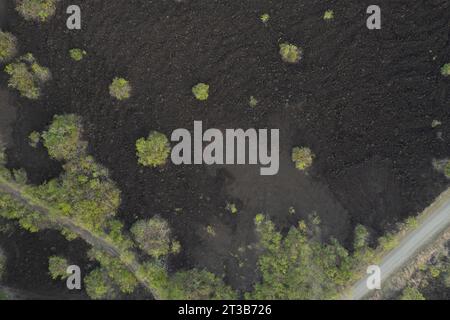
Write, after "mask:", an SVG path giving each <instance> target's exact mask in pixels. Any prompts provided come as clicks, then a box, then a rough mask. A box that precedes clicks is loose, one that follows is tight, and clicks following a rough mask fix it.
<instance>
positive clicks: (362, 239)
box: [353, 224, 369, 250]
mask: <svg viewBox="0 0 450 320" xmlns="http://www.w3.org/2000/svg"><path fill="white" fill-rule="evenodd" d="M368 238H369V232H368V231H367V229H366V227H364V226H363V225H361V224H358V225H357V226H356V228H355V240H354V242H353V243H354V244H353V248H354V249H355V250H360V249H363V248H365V247H366V246H367V241H368Z"/></svg>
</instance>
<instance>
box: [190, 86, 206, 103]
mask: <svg viewBox="0 0 450 320" xmlns="http://www.w3.org/2000/svg"><path fill="white" fill-rule="evenodd" d="M192 93H193V94H194V96H195V98H197V100H200V101H205V100H208V97H209V85H207V84H206V83H199V84H197V85H195V86H194V87H193V88H192Z"/></svg>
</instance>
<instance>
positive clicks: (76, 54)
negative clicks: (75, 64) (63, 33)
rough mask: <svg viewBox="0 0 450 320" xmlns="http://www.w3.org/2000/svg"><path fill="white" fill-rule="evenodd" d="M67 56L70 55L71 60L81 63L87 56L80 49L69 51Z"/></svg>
mask: <svg viewBox="0 0 450 320" xmlns="http://www.w3.org/2000/svg"><path fill="white" fill-rule="evenodd" d="M69 54H70V57H71V58H72V60H74V61H81V60H83V58H84V56H85V55H86V54H87V52H86V51H85V50H82V49H70V50H69Z"/></svg>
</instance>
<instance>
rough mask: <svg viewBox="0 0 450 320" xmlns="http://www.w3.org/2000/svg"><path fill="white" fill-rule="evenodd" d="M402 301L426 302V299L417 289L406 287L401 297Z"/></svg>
mask: <svg viewBox="0 0 450 320" xmlns="http://www.w3.org/2000/svg"><path fill="white" fill-rule="evenodd" d="M400 300H425V297H424V296H423V295H422V294H421V293H420V291H419V290H417V289H416V288H413V287H406V288H405V289H404V290H403V292H402V295H401V296H400Z"/></svg>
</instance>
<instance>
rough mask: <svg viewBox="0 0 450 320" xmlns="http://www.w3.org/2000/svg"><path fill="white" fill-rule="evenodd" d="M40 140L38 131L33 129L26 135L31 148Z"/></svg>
mask: <svg viewBox="0 0 450 320" xmlns="http://www.w3.org/2000/svg"><path fill="white" fill-rule="evenodd" d="M40 140H41V135H40V134H39V132H36V131H33V132H32V133H30V135H29V136H28V143H29V145H30V146H31V147H33V148H36V147H37V145H38V143H39V141H40Z"/></svg>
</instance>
